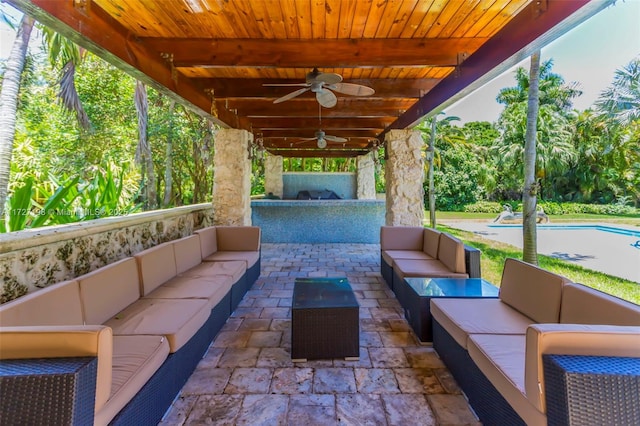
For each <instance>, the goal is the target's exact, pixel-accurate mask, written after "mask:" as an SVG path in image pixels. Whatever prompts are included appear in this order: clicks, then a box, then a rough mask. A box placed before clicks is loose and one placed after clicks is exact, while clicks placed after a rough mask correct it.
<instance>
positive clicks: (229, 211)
mask: <svg viewBox="0 0 640 426" xmlns="http://www.w3.org/2000/svg"><path fill="white" fill-rule="evenodd" d="M252 140H253V135H252V134H251V133H249V132H247V131H246V130H238V129H220V130H218V132H217V133H216V136H215V141H214V156H213V164H214V166H213V224H214V225H251V160H250V159H249V145H250V144H251V142H252Z"/></svg>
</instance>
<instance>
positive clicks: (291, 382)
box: [270, 367, 313, 395]
mask: <svg viewBox="0 0 640 426" xmlns="http://www.w3.org/2000/svg"><path fill="white" fill-rule="evenodd" d="M312 386H313V369H312V368H296V367H291V368H276V370H275V371H274V373H273V378H272V379H271V389H270V392H271V393H282V394H290V395H291V394H308V393H311V388H312Z"/></svg>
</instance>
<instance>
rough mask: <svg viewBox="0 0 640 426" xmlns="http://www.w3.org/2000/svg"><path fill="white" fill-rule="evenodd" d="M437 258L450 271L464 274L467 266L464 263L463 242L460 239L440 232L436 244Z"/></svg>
mask: <svg viewBox="0 0 640 426" xmlns="http://www.w3.org/2000/svg"><path fill="white" fill-rule="evenodd" d="M438 260H439V261H440V262H442V263H443V264H444V265H445V266H446V267H447V269H449V270H450V271H452V272H457V273H461V274H466V272H467V267H466V266H465V263H464V244H462V241H460V240H459V239H457V238H456V237H453V236H451V235H449V234H446V233H444V232H443V233H442V234H440V242H439V244H438Z"/></svg>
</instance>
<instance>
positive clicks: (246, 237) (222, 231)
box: [216, 226, 261, 251]
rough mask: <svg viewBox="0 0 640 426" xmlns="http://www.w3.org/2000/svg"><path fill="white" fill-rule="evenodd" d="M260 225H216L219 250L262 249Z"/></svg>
mask: <svg viewBox="0 0 640 426" xmlns="http://www.w3.org/2000/svg"><path fill="white" fill-rule="evenodd" d="M260 236H261V235H260V227H258V226H216V239H217V245H218V251H260Z"/></svg>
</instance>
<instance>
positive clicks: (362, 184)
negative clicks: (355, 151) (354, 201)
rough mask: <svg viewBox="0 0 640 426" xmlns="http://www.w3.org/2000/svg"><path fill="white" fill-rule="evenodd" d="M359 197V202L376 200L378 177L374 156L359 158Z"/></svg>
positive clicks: (367, 155) (366, 155)
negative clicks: (376, 175)
mask: <svg viewBox="0 0 640 426" xmlns="http://www.w3.org/2000/svg"><path fill="white" fill-rule="evenodd" d="M356 161H357V166H358V177H357V185H358V189H357V197H358V200H375V199H376V177H375V164H374V162H373V154H372V153H368V154H365V155H361V156H359V157H358V158H357V160H356Z"/></svg>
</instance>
